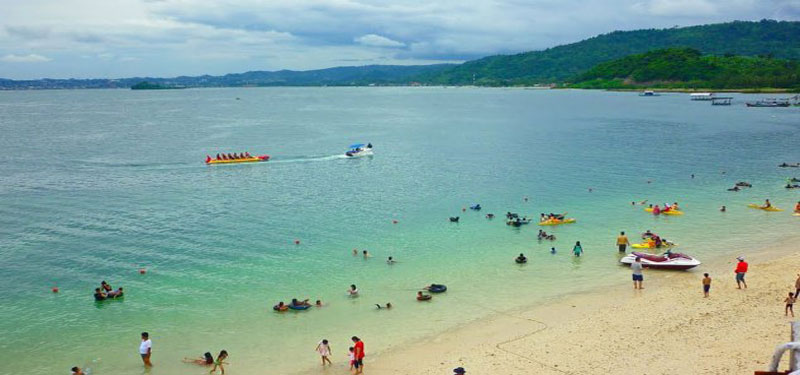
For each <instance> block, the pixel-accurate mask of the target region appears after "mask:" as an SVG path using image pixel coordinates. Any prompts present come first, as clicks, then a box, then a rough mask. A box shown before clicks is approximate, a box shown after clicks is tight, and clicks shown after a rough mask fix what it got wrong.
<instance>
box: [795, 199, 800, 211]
mask: <svg viewBox="0 0 800 375" xmlns="http://www.w3.org/2000/svg"><path fill="white" fill-rule="evenodd" d="M794 212H795V213H798V214H800V201H797V204H796V205H794Z"/></svg>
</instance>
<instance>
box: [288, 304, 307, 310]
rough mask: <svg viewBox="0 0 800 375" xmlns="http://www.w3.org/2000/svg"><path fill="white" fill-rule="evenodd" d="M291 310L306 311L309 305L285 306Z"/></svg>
mask: <svg viewBox="0 0 800 375" xmlns="http://www.w3.org/2000/svg"><path fill="white" fill-rule="evenodd" d="M287 306H289V308H290V309H292V310H308V309H309V308H310V307H311V305H287Z"/></svg>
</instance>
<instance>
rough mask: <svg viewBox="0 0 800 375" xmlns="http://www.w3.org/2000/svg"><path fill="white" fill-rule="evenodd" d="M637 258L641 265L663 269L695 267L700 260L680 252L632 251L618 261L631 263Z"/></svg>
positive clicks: (626, 263)
mask: <svg viewBox="0 0 800 375" xmlns="http://www.w3.org/2000/svg"><path fill="white" fill-rule="evenodd" d="M636 258H639V259H640V260H641V262H642V266H644V267H647V268H652V269H663V270H688V269H690V268H694V267H697V266H699V265H700V264H701V262H700V261H699V260H697V259H695V258H693V257H691V256H689V255H686V254H681V253H672V252H666V253H664V254H663V255H656V254H647V253H640V252H638V251H634V252H632V253H630V254H628V255H627V256H625V257H624V258H622V259H620V261H619V262H620V263H622V264H625V265H631V264H632V263H633V262H635V261H636Z"/></svg>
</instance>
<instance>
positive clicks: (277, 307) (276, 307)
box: [272, 305, 288, 312]
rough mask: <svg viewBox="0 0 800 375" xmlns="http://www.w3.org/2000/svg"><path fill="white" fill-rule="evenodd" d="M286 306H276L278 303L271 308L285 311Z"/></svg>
mask: <svg viewBox="0 0 800 375" xmlns="http://www.w3.org/2000/svg"><path fill="white" fill-rule="evenodd" d="M287 306H288V305H283V308H281V307H280V306H278V305H275V306H272V309H273V310H275V311H278V312H280V311H286V309H287V308H288V307H287Z"/></svg>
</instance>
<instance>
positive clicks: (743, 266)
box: [733, 257, 747, 289]
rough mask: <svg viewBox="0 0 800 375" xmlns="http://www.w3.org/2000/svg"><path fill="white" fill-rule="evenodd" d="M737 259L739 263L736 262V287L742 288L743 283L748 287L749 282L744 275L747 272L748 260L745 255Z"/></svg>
mask: <svg viewBox="0 0 800 375" xmlns="http://www.w3.org/2000/svg"><path fill="white" fill-rule="evenodd" d="M736 259H737V260H739V263H737V264H736V269H735V270H734V271H733V272H735V273H736V288H737V289H742V285H744V288H745V289H747V283H746V282H745V281H744V275H745V274H746V273H747V262H745V261H744V257H738V258H736Z"/></svg>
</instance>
